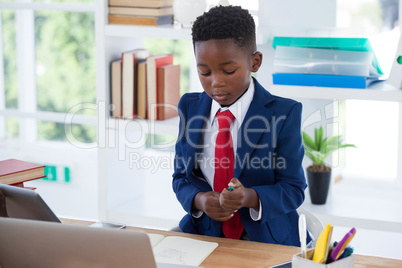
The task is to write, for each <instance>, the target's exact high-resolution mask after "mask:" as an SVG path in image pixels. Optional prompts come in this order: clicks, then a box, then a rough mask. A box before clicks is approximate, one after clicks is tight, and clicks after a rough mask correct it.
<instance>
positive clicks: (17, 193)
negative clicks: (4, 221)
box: [0, 184, 61, 223]
mask: <svg viewBox="0 0 402 268" xmlns="http://www.w3.org/2000/svg"><path fill="white" fill-rule="evenodd" d="M0 191H2V192H3V194H4V196H5V201H6V210H7V214H8V216H9V217H10V218H17V219H28V220H40V221H51V222H59V223H60V222H61V221H60V220H59V218H58V217H57V216H56V215H55V214H54V212H53V211H52V210H51V209H50V208H49V206H48V205H47V204H46V202H45V201H44V200H43V199H42V198H41V197H40V195H39V194H38V193H37V192H36V191H33V190H30V189H25V188H21V187H16V186H11V185H6V184H0Z"/></svg>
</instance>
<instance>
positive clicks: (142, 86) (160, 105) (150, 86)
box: [110, 49, 180, 120]
mask: <svg viewBox="0 0 402 268" xmlns="http://www.w3.org/2000/svg"><path fill="white" fill-rule="evenodd" d="M110 80H111V102H112V104H113V105H114V109H113V111H112V117H115V118H123V119H135V118H141V119H149V120H165V119H169V118H172V117H174V116H177V115H178V112H177V105H178V103H179V99H180V65H174V64H173V54H160V55H149V51H148V50H147V49H134V50H130V51H125V52H123V53H122V54H121V59H118V60H115V61H112V63H111V79H110Z"/></svg>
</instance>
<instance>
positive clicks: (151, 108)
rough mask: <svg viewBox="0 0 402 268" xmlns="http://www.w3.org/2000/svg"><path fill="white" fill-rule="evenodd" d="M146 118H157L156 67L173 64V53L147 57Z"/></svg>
mask: <svg viewBox="0 0 402 268" xmlns="http://www.w3.org/2000/svg"><path fill="white" fill-rule="evenodd" d="M146 62H147V118H148V119H150V120H156V119H157V112H156V106H157V104H158V90H157V89H158V79H157V76H158V68H159V67H162V66H165V65H170V64H173V54H161V55H154V56H150V57H148V58H147V61H146Z"/></svg>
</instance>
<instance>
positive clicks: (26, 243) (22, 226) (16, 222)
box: [0, 218, 156, 268]
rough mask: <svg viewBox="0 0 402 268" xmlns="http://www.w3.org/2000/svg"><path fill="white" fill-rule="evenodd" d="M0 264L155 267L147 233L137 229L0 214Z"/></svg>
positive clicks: (4, 265) (10, 265) (9, 265)
mask: <svg viewBox="0 0 402 268" xmlns="http://www.w3.org/2000/svg"><path fill="white" fill-rule="evenodd" d="M0 230H1V232H0V266H1V267H2V268H8V267H43V268H46V267H52V268H53V267H61V268H64V267H138V268H142V267H144V268H153V267H156V263H155V259H154V256H153V252H152V248H151V243H150V240H149V237H148V235H147V234H146V233H145V232H143V231H140V230H117V229H105V228H91V227H88V226H80V225H70V224H58V223H54V222H46V221H34V220H22V219H13V218H0Z"/></svg>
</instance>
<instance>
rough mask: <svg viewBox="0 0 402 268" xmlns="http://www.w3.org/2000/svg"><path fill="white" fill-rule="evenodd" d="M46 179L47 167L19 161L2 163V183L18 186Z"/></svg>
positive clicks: (11, 160)
mask: <svg viewBox="0 0 402 268" xmlns="http://www.w3.org/2000/svg"><path fill="white" fill-rule="evenodd" d="M44 177H45V166H44V165H39V164H34V163H31V162H26V161H22V160H18V159H7V160H3V161H0V183H3V184H9V185H18V186H22V185H21V184H22V183H24V182H26V181H30V180H36V179H40V178H44Z"/></svg>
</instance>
